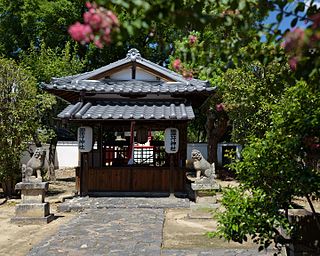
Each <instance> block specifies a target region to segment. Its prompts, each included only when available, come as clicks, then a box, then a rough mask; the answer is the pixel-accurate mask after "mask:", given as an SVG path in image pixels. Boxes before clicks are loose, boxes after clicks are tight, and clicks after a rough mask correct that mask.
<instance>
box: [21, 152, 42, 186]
mask: <svg viewBox="0 0 320 256" xmlns="http://www.w3.org/2000/svg"><path fill="white" fill-rule="evenodd" d="M45 156H46V151H44V150H42V149H41V148H36V150H35V152H34V154H33V156H32V157H31V159H30V160H29V161H28V162H27V164H26V165H25V164H23V165H22V181H23V182H42V176H41V169H42V168H43V165H44V160H45ZM33 173H36V175H37V176H33Z"/></svg>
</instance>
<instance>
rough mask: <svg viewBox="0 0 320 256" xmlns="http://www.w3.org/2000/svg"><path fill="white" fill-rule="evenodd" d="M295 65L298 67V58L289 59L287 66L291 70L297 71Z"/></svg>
mask: <svg viewBox="0 0 320 256" xmlns="http://www.w3.org/2000/svg"><path fill="white" fill-rule="evenodd" d="M297 65H298V58H297V57H291V58H290V59H289V66H290V68H291V70H293V71H295V70H296V69H297Z"/></svg>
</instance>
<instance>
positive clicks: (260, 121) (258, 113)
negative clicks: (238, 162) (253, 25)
mask: <svg viewBox="0 0 320 256" xmlns="http://www.w3.org/2000/svg"><path fill="white" fill-rule="evenodd" d="M251 44H252V43H251ZM255 44H261V43H259V42H255ZM264 48H268V49H269V50H270V51H272V50H273V49H275V47H274V46H266V45H265V46H264ZM247 49H248V47H244V48H243V49H241V51H242V52H245V51H247ZM223 78H224V79H223V82H222V83H221V84H220V90H221V92H222V94H223V96H222V99H223V102H224V104H225V106H226V110H227V113H228V116H229V118H230V119H231V120H232V121H233V140H234V141H235V142H239V143H241V144H245V143H246V142H247V140H248V139H249V138H250V137H251V136H257V137H261V136H263V135H264V133H265V131H266V130H268V129H269V127H270V125H271V122H272V121H271V119H270V113H271V111H272V110H271V106H272V105H273V104H277V102H278V101H279V97H280V96H281V94H282V92H283V90H284V89H285V88H286V87H288V86H290V82H292V79H291V78H290V71H289V68H288V66H287V64H286V61H284V60H282V61H281V60H278V59H276V58H274V60H273V61H272V62H269V63H267V64H263V63H261V62H260V61H258V60H255V61H250V62H248V61H246V60H243V61H242V62H241V65H240V66H239V67H237V68H234V69H228V70H227V71H226V73H225V74H224V76H223Z"/></svg>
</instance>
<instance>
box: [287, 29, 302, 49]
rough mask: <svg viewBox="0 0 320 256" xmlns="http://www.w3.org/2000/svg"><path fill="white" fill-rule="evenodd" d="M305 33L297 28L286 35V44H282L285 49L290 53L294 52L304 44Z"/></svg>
mask: <svg viewBox="0 0 320 256" xmlns="http://www.w3.org/2000/svg"><path fill="white" fill-rule="evenodd" d="M303 40H304V31H303V30H302V29H301V28H295V29H294V30H293V31H290V32H288V33H287V34H286V35H285V42H284V43H283V44H282V46H283V47H284V49H285V50H286V51H287V52H289V51H293V50H295V49H297V48H299V47H300V46H301V44H303Z"/></svg>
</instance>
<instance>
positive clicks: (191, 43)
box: [189, 35, 198, 45]
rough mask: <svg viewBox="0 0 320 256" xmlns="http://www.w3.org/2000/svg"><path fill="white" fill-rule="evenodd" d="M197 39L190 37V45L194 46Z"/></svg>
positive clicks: (193, 36)
mask: <svg viewBox="0 0 320 256" xmlns="http://www.w3.org/2000/svg"><path fill="white" fill-rule="evenodd" d="M197 39H198V38H197V37H196V36H195V35H190V36H189V44H190V45H193V44H194V43H195V42H196V41H197Z"/></svg>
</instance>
